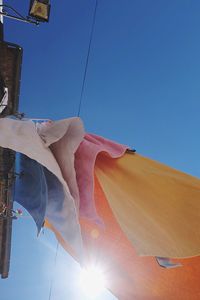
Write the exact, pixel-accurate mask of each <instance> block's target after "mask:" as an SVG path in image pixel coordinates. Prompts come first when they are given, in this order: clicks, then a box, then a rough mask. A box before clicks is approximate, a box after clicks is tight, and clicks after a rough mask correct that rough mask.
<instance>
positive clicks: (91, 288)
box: [80, 266, 106, 299]
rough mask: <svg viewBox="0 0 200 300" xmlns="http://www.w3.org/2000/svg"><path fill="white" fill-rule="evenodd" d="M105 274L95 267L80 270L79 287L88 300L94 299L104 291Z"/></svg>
mask: <svg viewBox="0 0 200 300" xmlns="http://www.w3.org/2000/svg"><path fill="white" fill-rule="evenodd" d="M105 285H106V280H105V274H104V273H103V271H102V270H100V269H99V268H97V267H95V266H91V267H88V268H85V269H81V273H80V286H81V289H82V290H83V292H84V294H86V295H87V297H88V298H90V299H95V298H96V297H98V296H99V295H100V294H101V293H102V292H103V291H105Z"/></svg>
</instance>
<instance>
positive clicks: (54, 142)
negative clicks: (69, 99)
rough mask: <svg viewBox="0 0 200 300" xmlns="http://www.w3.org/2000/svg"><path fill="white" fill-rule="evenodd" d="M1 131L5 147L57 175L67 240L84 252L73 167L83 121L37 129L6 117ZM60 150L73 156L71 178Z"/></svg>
mask: <svg viewBox="0 0 200 300" xmlns="http://www.w3.org/2000/svg"><path fill="white" fill-rule="evenodd" d="M0 132H1V135H0V146H1V147H4V148H9V149H12V150H14V151H16V152H20V153H22V154H24V155H26V156H28V157H29V158H31V159H33V160H35V161H36V162H38V163H39V164H40V165H42V166H43V167H45V168H46V169H47V170H48V171H49V172H51V173H52V174H53V175H55V176H56V178H57V179H58V181H59V182H60V183H61V184H62V187H63V191H64V194H65V199H64V201H63V211H62V214H63V216H62V219H63V221H64V219H65V225H67V226H66V228H65V236H64V238H65V239H66V240H67V241H68V242H69V243H70V244H71V245H72V247H74V248H75V250H76V251H77V252H79V253H80V252H81V249H82V239H81V233H80V225H79V220H78V209H77V206H78V202H79V197H78V188H77V185H76V178H75V171H74V170H73V164H74V151H75V150H76V148H77V147H78V145H79V144H80V142H81V141H82V139H83V136H84V129H83V124H82V122H81V120H80V119H79V118H70V119H65V120H61V121H58V122H57V121H55V122H51V123H50V124H48V126H46V125H45V126H43V125H42V124H41V126H39V127H36V125H35V124H34V122H32V121H31V120H15V119H9V118H4V119H3V118H2V119H0ZM40 134H41V137H40ZM51 147H52V148H51ZM59 148H60V151H61V153H62V154H63V153H66V155H69V156H68V158H67V160H65V170H67V169H68V170H69V173H67V176H66V173H64V172H63V170H62V169H61V166H62V161H59V162H58V161H57V160H56V156H57V155H58V149H59ZM54 149H55V153H54ZM61 156H62V155H61ZM68 166H69V168H68ZM63 173H64V174H63ZM69 174H70V175H71V180H70V181H69V185H70V187H69V186H68V182H67V179H68V178H69V177H70V175H69ZM63 175H64V176H63ZM64 177H65V178H64ZM70 190H71V191H70ZM72 194H73V195H77V198H76V199H74V198H73V196H72ZM64 216H65V217H66V218H65V217H64ZM66 220H67V221H66ZM66 222H67V224H66ZM37 225H38V224H37ZM40 225H41V224H40Z"/></svg>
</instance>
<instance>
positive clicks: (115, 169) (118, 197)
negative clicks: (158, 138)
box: [95, 153, 200, 258]
mask: <svg viewBox="0 0 200 300" xmlns="http://www.w3.org/2000/svg"><path fill="white" fill-rule="evenodd" d="M95 173H96V176H97V178H98V180H99V182H100V184H101V187H102V189H103V191H104V193H105V195H106V198H107V200H108V203H109V205H110V207H111V209H112V211H113V213H114V215H115V217H116V220H117V222H118V223H119V224H120V227H121V228H122V230H123V231H124V233H125V234H126V236H127V237H128V239H129V240H130V241H131V243H132V245H133V247H134V248H135V249H136V251H137V253H138V254H139V255H150V256H158V257H169V258H170V257H171V258H174V257H176V258H185V257H192V256H196V255H199V254H200V226H199V223H200V179H198V178H195V177H193V176H190V175H187V174H185V173H183V172H180V171H177V170H175V169H173V168H170V167H168V166H166V165H164V164H161V163H159V162H156V161H153V160H151V159H148V158H146V157H143V156H141V155H139V154H137V153H135V154H129V153H126V154H125V155H124V156H123V157H121V158H117V159H111V158H109V157H108V156H106V155H104V154H100V155H99V156H98V158H97V161H96V165H95Z"/></svg>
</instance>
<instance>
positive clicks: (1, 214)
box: [0, 0, 22, 278]
mask: <svg viewBox="0 0 200 300" xmlns="http://www.w3.org/2000/svg"><path fill="white" fill-rule="evenodd" d="M0 12H3V0H0ZM3 18H4V17H3V15H1V14H0V117H5V116H8V115H12V114H15V113H17V109H18V98H19V86H20V73H21V62H22V48H21V47H19V46H17V45H14V44H11V43H7V42H5V41H4V30H3V29H4V28H3V27H4V24H3ZM14 172H15V152H14V151H12V150H10V149H6V148H2V147H0V275H1V277H2V278H7V277H8V273H9V267H10V254H11V237H12V217H11V216H10V213H9V212H10V211H12V208H13V195H12V192H13V188H14V187H13V184H14Z"/></svg>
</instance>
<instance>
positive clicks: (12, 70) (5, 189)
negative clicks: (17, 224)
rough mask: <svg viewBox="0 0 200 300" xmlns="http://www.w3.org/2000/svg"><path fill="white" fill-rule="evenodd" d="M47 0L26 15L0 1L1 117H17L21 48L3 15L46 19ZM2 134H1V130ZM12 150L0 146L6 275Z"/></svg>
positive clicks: (0, 233) (1, 255)
mask: <svg viewBox="0 0 200 300" xmlns="http://www.w3.org/2000/svg"><path fill="white" fill-rule="evenodd" d="M50 7H51V5H50V1H49V0H30V8H29V15H28V16H27V17H24V16H23V15H22V14H21V13H19V12H17V10H16V9H15V8H13V7H12V6H10V5H5V4H4V3H3V0H0V118H4V117H6V116H9V115H15V116H16V117H19V115H20V114H19V113H18V104H19V91H20V77H21V65H22V53H23V51H22V47H21V46H19V45H16V44H13V43H9V42H7V41H4V22H3V19H4V17H7V18H10V19H13V20H16V21H21V22H25V23H29V24H34V25H39V24H40V23H41V22H48V21H49V15H50ZM0 134H1V133H0ZM15 176H16V174H15V152H14V151H12V150H10V149H6V148H2V147H0V275H1V277H2V278H7V277H8V273H9V267H10V254H11V236H12V220H13V219H12V217H13V216H12V212H13V190H14V181H15Z"/></svg>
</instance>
